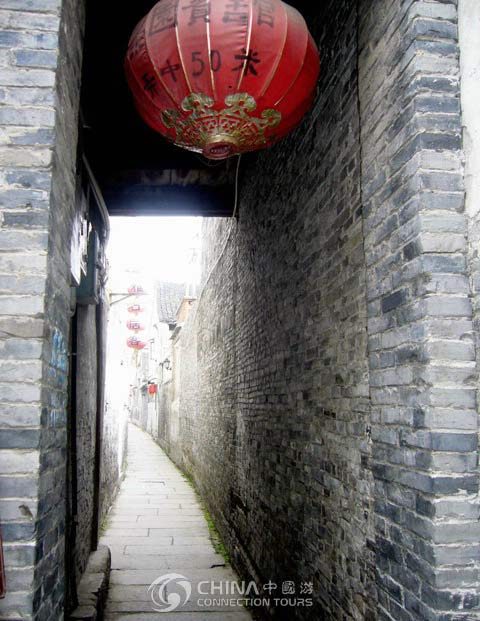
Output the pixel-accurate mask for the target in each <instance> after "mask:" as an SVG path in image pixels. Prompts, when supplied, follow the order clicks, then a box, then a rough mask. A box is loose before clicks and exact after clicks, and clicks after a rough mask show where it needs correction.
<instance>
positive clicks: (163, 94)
mask: <svg viewBox="0 0 480 621" xmlns="http://www.w3.org/2000/svg"><path fill="white" fill-rule="evenodd" d="M319 70H320V60H319V55H318V50H317V47H316V45H315V43H314V41H313V39H312V37H311V35H310V34H309V32H308V28H307V25H306V23H305V20H304V19H303V17H302V16H301V15H300V14H299V13H298V11H296V10H295V9H294V8H292V7H291V6H289V5H287V4H285V3H283V2H281V0H161V1H160V2H158V4H156V5H155V6H154V7H153V9H152V10H151V11H150V13H149V14H148V15H147V16H146V17H145V18H144V19H143V20H142V21H141V22H140V23H139V24H138V26H137V27H136V29H135V31H134V33H133V35H132V37H131V39H130V44H129V47H128V52H127V58H126V75H127V79H128V83H129V85H130V88H131V90H132V92H133V96H134V100H135V104H136V106H137V109H138V111H139V112H140V114H141V116H142V117H143V119H144V120H145V121H146V122H147V123H148V124H149V125H150V126H151V127H152V128H153V129H154V130H156V131H158V132H160V133H161V134H162V135H163V136H164V137H165V138H167V139H168V140H170V141H171V142H174V143H175V144H176V145H178V146H181V147H184V148H186V149H189V150H191V151H197V152H202V153H203V154H204V155H205V156H206V157H208V158H211V159H224V158H226V157H230V156H231V155H235V154H237V153H241V152H244V151H254V150H257V149H262V148H265V147H268V146H270V145H271V144H273V143H274V142H276V141H277V140H279V139H280V138H282V137H283V136H285V135H286V134H288V133H289V132H290V131H291V130H292V129H293V128H294V127H295V126H296V125H298V123H299V122H300V121H301V119H302V117H303V116H304V114H305V113H306V112H307V110H308V108H309V107H310V105H311V103H312V101H313V97H314V93H315V86H316V82H317V78H318V74H319Z"/></svg>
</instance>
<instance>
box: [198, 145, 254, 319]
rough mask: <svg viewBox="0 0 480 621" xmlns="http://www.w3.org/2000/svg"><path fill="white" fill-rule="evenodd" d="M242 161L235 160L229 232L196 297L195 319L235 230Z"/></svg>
mask: <svg viewBox="0 0 480 621" xmlns="http://www.w3.org/2000/svg"><path fill="white" fill-rule="evenodd" d="M241 160H242V156H241V155H239V156H238V159H237V168H236V172H235V199H234V204H233V212H232V215H231V216H230V228H229V231H228V233H227V235H226V237H225V242H224V244H223V247H222V250H221V252H220V254H219V255H218V257H217V260H216V261H215V263H214V264H213V266H212V267H211V269H210V271H209V272H208V276H207V278H206V279H205V282H204V283H203V286H202V290H201V291H200V293H199V295H198V297H197V301H196V304H195V318H196V316H197V311H198V307H199V305H200V300H201V299H202V297H203V294H204V292H205V289H206V287H207V285H208V283H209V282H210V278H211V277H212V274H213V272H214V271H215V270H216V269H217V266H218V264H219V263H220V261H221V260H222V257H223V255H224V254H225V250H226V249H227V246H228V242H229V241H230V238H231V236H232V233H233V229H234V228H235V226H236V224H237V220H236V217H237V212H238V204H239V200H238V199H239V179H240V163H241Z"/></svg>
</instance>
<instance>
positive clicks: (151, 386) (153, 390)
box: [148, 384, 157, 395]
mask: <svg viewBox="0 0 480 621" xmlns="http://www.w3.org/2000/svg"><path fill="white" fill-rule="evenodd" d="M148 392H149V394H150V395H154V394H155V393H156V392H157V385H156V384H149V385H148Z"/></svg>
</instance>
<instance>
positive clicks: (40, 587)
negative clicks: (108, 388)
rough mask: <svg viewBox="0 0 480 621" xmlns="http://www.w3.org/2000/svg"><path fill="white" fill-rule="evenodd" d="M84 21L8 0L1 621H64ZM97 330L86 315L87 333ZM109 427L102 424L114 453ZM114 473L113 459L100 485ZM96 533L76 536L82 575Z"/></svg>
mask: <svg viewBox="0 0 480 621" xmlns="http://www.w3.org/2000/svg"><path fill="white" fill-rule="evenodd" d="M83 23H84V6H83V2H81V1H76V0H63V1H60V0H14V1H13V0H0V166H1V172H0V214H1V215H0V225H1V227H0V466H1V470H0V519H1V521H2V526H3V533H4V539H5V559H6V565H7V588H8V593H7V597H6V599H5V600H2V601H0V618H2V619H13V618H14V619H35V620H36V621H41V620H48V621H58V620H59V619H63V606H64V596H65V573H64V571H65V509H66V505H65V496H66V456H67V453H66V451H67V444H66V425H67V415H68V414H67V400H68V371H69V361H68V355H67V354H68V351H69V339H70V321H71V314H72V310H73V309H74V303H72V300H74V296H73V297H72V288H71V285H72V280H71V276H70V252H71V246H70V240H71V235H72V221H73V218H74V215H75V211H76V203H75V187H76V173H77V133H78V111H79V98H80V79H81V59H82V46H83ZM92 308H93V307H92ZM91 312H92V310H91V309H90V315H91ZM94 314H95V313H94V311H93V315H94ZM94 322H95V317H91V316H90V317H88V318H87V324H88V326H89V327H90V328H91V327H93V326H94ZM87 354H88V352H87ZM89 355H91V356H92V357H93V358H94V357H95V352H90V354H89ZM80 379H81V378H80ZM80 387H81V386H80ZM90 388H92V387H91V386H90ZM89 396H90V399H93V400H95V399H96V395H95V394H94V393H92V392H89ZM92 404H93V402H91V403H90V405H92ZM87 409H88V408H87ZM80 410H81V408H80ZM88 411H89V416H83V417H82V416H80V420H79V437H80V440H81V441H83V442H84V444H83V445H82V448H83V449H84V448H85V446H87V445H88V449H89V450H88V451H87V450H82V451H80V454H81V457H80V459H79V467H78V470H79V475H80V482H81V484H82V485H83V487H82V494H83V495H82V494H81V495H80V505H81V508H82V511H83V514H82V515H83V520H84V522H85V523H86V521H88V520H89V518H91V516H92V511H93V498H92V493H93V490H92V484H93V481H92V475H93V460H92V451H93V450H94V444H92V438H93V436H94V431H95V425H94V423H93V422H92V412H91V407H90V409H88ZM81 414H82V412H81V411H80V415H81ZM113 415H114V413H113ZM112 427H113V426H112V425H110V424H109V422H108V421H107V422H106V423H105V430H106V434H107V436H108V437H107V440H108V441H107V442H106V444H107V445H108V451H111V450H113V449H112V442H111V437H110V436H111V434H109V432H108V430H109V429H111V428H112ZM115 431H116V430H115ZM116 442H117V445H118V440H116ZM110 466H111V462H110V461H106V467H105V470H104V472H103V477H104V479H109V477H110V475H109V471H108V469H109V467H110ZM115 466H116V464H115ZM116 467H117V466H116ZM112 476H113V475H112ZM110 478H111V477H110ZM117 479H118V473H117ZM109 499H110V498H109V497H108V493H107V495H106V496H105V498H104V502H105V503H108V501H109ZM105 509H106V507H103V511H105ZM89 521H90V522H91V519H90V520H89ZM84 526H85V524H84ZM89 528H90V524H88V525H86V526H85V528H83V530H82V528H80V533H79V534H80V543H81V545H80V546H79V549H78V550H77V561H78V572H79V573H80V572H81V571H82V569H83V567H84V565H85V561H86V556H87V555H88V552H89V551H90V549H89V548H90V544H91V541H90V539H89V534H88V532H86V531H88V530H89ZM84 531H85V532H84Z"/></svg>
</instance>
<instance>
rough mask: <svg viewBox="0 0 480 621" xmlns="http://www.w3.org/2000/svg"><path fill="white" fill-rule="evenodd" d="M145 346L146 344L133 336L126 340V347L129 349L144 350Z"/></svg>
mask: <svg viewBox="0 0 480 621" xmlns="http://www.w3.org/2000/svg"><path fill="white" fill-rule="evenodd" d="M146 346H147V343H145V342H144V341H140V340H139V339H137V338H136V337H135V336H131V337H130V338H129V339H127V347H130V348H131V349H144V348H145V347H146Z"/></svg>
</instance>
